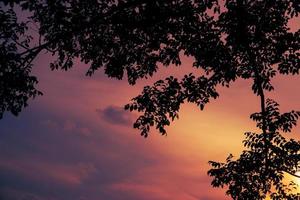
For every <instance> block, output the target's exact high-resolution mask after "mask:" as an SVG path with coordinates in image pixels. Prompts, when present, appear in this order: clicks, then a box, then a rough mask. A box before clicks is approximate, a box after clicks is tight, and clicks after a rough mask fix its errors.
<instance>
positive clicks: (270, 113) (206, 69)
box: [0, 0, 300, 199]
mask: <svg viewBox="0 0 300 200" xmlns="http://www.w3.org/2000/svg"><path fill="white" fill-rule="evenodd" d="M223 2H224V7H223V8H221V7H220V5H219V4H218V1H217V0H211V1H201V0H165V1H163V0H151V1H146V0H115V1H111V0H101V1H98V0H69V1H65V0H53V1H43V0H37V1H29V0H4V1H2V4H3V5H1V6H2V8H1V10H0V20H1V24H0V47H1V50H0V108H1V109H0V118H2V116H3V114H4V112H6V111H9V112H11V113H13V114H14V115H17V114H18V113H19V112H20V111H21V110H22V108H23V107H25V106H27V101H28V100H29V99H30V98H34V97H36V96H37V95H41V92H40V91H38V90H37V89H36V88H35V86H36V84H37V82H38V81H37V78H36V77H34V76H32V75H31V69H32V67H33V66H32V62H33V60H34V59H35V58H36V57H37V56H38V55H39V53H40V52H42V51H46V52H50V53H51V54H52V55H54V56H55V57H56V58H57V60H56V61H55V62H53V63H50V67H51V69H52V70H54V69H63V70H68V69H69V68H71V67H72V66H73V65H74V63H73V60H74V59H76V58H80V60H81V61H82V62H84V63H87V64H89V68H88V69H87V73H86V74H87V75H89V76H91V75H92V74H93V73H94V72H95V71H96V70H97V69H99V68H104V71H105V74H106V75H107V76H108V77H112V78H117V79H122V78H124V76H125V75H126V76H127V79H128V82H129V84H135V83H136V81H137V80H138V79H142V78H147V77H149V76H152V75H153V74H154V73H156V71H157V68H158V66H159V64H162V65H164V66H169V65H170V64H175V65H181V59H180V56H179V55H180V53H184V55H187V56H193V57H194V63H193V67H195V68H197V69H199V70H200V69H201V71H203V74H202V75H201V76H196V75H193V74H186V75H185V76H184V78H183V79H182V80H178V79H176V78H174V77H172V76H170V77H168V78H166V79H165V80H159V81H157V82H156V83H155V84H154V85H153V86H146V87H145V88H144V89H143V91H142V93H141V94H140V95H139V96H137V97H135V98H133V99H132V103H130V104H128V105H126V106H125V109H129V110H130V111H133V110H137V111H139V112H142V115H141V116H140V117H139V118H138V119H137V121H136V122H135V123H134V127H135V128H137V129H139V130H140V131H141V135H143V136H145V137H147V136H148V134H149V130H150V128H151V127H155V128H156V129H158V131H159V132H160V133H161V134H166V130H165V126H168V125H170V123H171V121H173V120H175V118H177V117H178V112H179V109H180V105H181V104H182V103H184V102H191V103H195V104H197V105H198V106H199V108H200V109H201V110H203V109H204V107H205V105H206V104H207V103H208V102H209V101H210V100H211V99H215V98H217V97H218V96H219V94H218V92H217V90H216V88H217V86H219V85H221V86H227V87H228V86H229V85H230V84H232V83H233V82H234V81H235V80H237V79H251V80H253V84H252V88H251V89H252V91H253V93H254V94H255V95H257V96H258V97H259V99H260V112H258V113H254V114H253V115H251V118H252V119H253V120H255V121H256V122H257V126H258V127H259V128H260V130H261V133H252V132H248V133H246V139H245V141H244V146H245V147H246V150H245V151H243V153H242V154H241V155H240V157H239V158H237V160H233V157H232V156H229V157H228V159H227V160H226V162H225V163H219V162H213V161H211V162H210V164H211V166H212V169H211V170H210V171H209V172H208V174H209V175H210V176H212V178H213V181H212V185H213V186H215V187H223V186H226V187H227V194H228V195H229V196H231V197H232V198H233V199H265V198H266V195H269V196H270V197H271V198H272V199H296V198H300V196H299V194H293V190H292V189H291V188H293V187H295V185H294V184H293V183H290V184H288V185H285V184H283V179H284V174H285V173H288V174H291V175H293V176H295V177H298V178H299V176H298V175H296V172H297V170H298V169H299V159H300V157H299V156H300V144H299V142H297V141H295V140H293V139H290V140H287V139H285V138H284V137H283V136H282V134H281V132H291V129H292V127H293V126H295V125H296V122H297V119H298V118H299V115H300V113H299V112H297V111H291V112H290V113H283V114H281V113H280V112H279V109H278V106H279V105H278V104H277V103H276V102H275V101H273V100H270V99H267V97H266V94H265V92H266V91H273V90H274V86H273V85H272V82H271V80H272V79H273V78H274V77H275V76H276V75H278V74H291V75H297V74H299V69H300V30H297V31H296V32H290V31H289V27H288V22H289V20H290V19H291V18H293V17H295V16H298V14H299V12H300V1H299V0H280V1H277V0H276V1H271V0H265V1H259V0H225V1H223ZM16 7H18V8H21V9H22V10H23V11H24V12H27V13H30V16H28V18H27V19H23V21H24V22H20V20H18V19H17V15H16V13H15V8H16ZM32 23H33V24H36V26H38V35H39V36H38V37H39V38H38V39H37V38H34V37H32V36H30V35H28V27H29V24H32ZM37 40H38V42H37Z"/></svg>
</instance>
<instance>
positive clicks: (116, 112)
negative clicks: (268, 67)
mask: <svg viewBox="0 0 300 200" xmlns="http://www.w3.org/2000/svg"><path fill="white" fill-rule="evenodd" d="M299 21H300V20H294V21H293V22H291V28H292V29H297V28H299V27H300V22H299ZM51 59H52V58H51V57H49V55H46V54H42V55H40V56H39V57H38V59H37V60H36V61H35V65H34V66H35V67H34V69H33V70H34V71H33V73H34V74H35V75H37V77H38V78H39V84H38V88H39V89H40V90H41V91H42V92H43V93H44V95H43V96H40V97H38V98H36V99H34V100H31V101H30V102H29V106H28V107H27V108H26V109H24V110H23V112H22V113H21V114H20V115H19V116H18V117H14V116H12V115H11V114H9V113H6V114H5V116H4V119H2V120H0V152H1V153H0V200H132V199H139V200H182V199H185V200H215V199H217V200H226V199H229V197H226V196H225V194H224V190H223V189H219V188H212V187H211V185H210V182H211V178H210V177H208V176H207V170H208V169H209V165H208V161H209V160H214V161H224V160H225V158H226V157H227V156H228V154H229V153H232V154H233V155H235V156H238V155H239V152H241V150H242V149H243V146H242V140H243V139H244V137H243V133H244V132H246V131H256V130H257V128H256V127H255V123H254V122H252V121H251V120H250V119H249V116H250V114H251V113H253V112H256V111H258V110H259V98H258V97H257V96H255V95H253V94H252V92H251V82H250V81H245V80H238V81H236V82H235V83H234V84H232V85H231V86H230V87H229V88H221V87H220V88H218V91H219V93H220V97H219V98H218V99H217V100H213V101H212V102H210V103H209V104H208V105H207V106H206V107H205V109H204V111H200V109H199V108H197V106H195V105H193V104H184V105H182V107H181V110H180V113H179V115H180V117H179V119H178V120H176V121H174V122H173V123H172V124H171V126H170V127H168V128H167V132H168V134H167V136H161V135H159V134H158V132H157V131H155V130H152V131H151V133H150V135H149V137H148V138H143V137H141V136H140V135H139V132H138V131H137V130H135V129H133V128H132V124H133V122H134V120H135V119H136V118H137V116H138V113H130V112H127V111H124V110H123V106H124V105H125V104H126V103H129V102H130V100H131V98H133V97H135V96H136V95H138V94H139V93H140V92H141V90H142V88H143V86H145V85H147V84H151V83H153V82H154V81H156V80H158V79H160V78H164V77H166V76H169V75H174V76H178V77H180V76H182V75H184V74H185V73H188V72H190V71H191V65H192V58H187V57H183V64H182V66H181V67H174V66H170V67H169V68H161V69H160V70H159V72H158V73H157V74H155V75H154V76H153V77H152V78H151V79H148V80H143V81H138V83H137V84H136V85H135V86H130V85H128V84H127V82H126V80H122V81H118V80H113V79H109V78H107V77H106V76H105V75H104V73H103V71H102V70H99V71H98V72H96V74H95V75H94V76H92V77H86V76H85V75H84V74H85V72H86V70H87V66H85V65H83V64H80V63H79V62H77V64H76V66H74V68H72V69H71V70H70V71H68V72H64V71H51V70H50V69H49V62H50V60H51ZM273 83H274V85H275V92H273V93H272V94H267V97H271V98H274V99H275V100H276V101H277V102H278V103H280V105H281V110H282V111H289V110H291V109H294V110H300V103H299V102H300V93H298V89H299V88H298V86H299V84H300V78H299V76H295V77H290V76H289V77H287V76H280V77H277V78H276V79H275V80H274V81H273ZM299 134H300V129H299V128H296V129H294V131H293V133H290V134H289V135H287V136H288V137H294V138H297V139H300V135H299Z"/></svg>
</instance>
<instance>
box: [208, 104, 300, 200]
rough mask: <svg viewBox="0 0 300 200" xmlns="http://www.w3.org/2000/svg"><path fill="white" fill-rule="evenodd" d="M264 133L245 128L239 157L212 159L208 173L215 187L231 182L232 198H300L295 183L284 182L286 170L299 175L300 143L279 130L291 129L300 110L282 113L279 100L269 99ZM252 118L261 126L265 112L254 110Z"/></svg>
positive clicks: (229, 187)
mask: <svg viewBox="0 0 300 200" xmlns="http://www.w3.org/2000/svg"><path fill="white" fill-rule="evenodd" d="M266 104H267V106H266V113H265V118H266V119H267V120H266V122H267V123H266V129H267V131H266V132H265V133H252V132H246V133H245V136H246V139H245V140H244V142H243V143H244V146H245V147H246V150H244V151H243V152H242V154H241V155H240V157H239V158H238V159H237V160H233V156H232V155H230V156H229V157H228V158H227V159H226V162H225V163H219V162H213V161H210V162H209V163H210V165H211V166H212V169H211V170H209V171H208V174H209V175H210V176H212V177H213V181H212V185H213V186H214V187H224V186H225V185H228V189H227V192H226V193H227V194H228V195H230V196H231V197H232V198H233V199H265V198H266V195H267V194H269V195H270V197H271V198H272V199H299V198H300V193H296V194H295V191H297V190H296V185H295V183H293V182H290V183H289V185H286V184H284V174H285V173H288V174H290V175H293V176H295V177H297V178H300V177H299V176H298V175H296V172H297V171H298V170H299V167H300V165H299V160H300V143H299V141H295V140H293V139H290V140H287V139H285V138H284V137H283V136H282V135H281V134H280V131H284V132H290V131H291V128H292V127H293V126H295V125H296V120H297V119H298V118H299V116H300V112H295V111H291V112H288V113H283V114H280V112H279V109H278V104H277V103H276V102H274V101H272V100H267V102H266ZM251 118H252V119H253V120H255V121H256V122H257V126H258V127H259V128H262V125H263V121H264V120H263V116H262V113H255V114H253V115H251Z"/></svg>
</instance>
